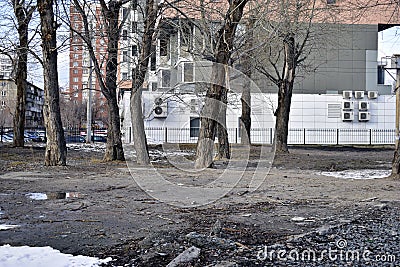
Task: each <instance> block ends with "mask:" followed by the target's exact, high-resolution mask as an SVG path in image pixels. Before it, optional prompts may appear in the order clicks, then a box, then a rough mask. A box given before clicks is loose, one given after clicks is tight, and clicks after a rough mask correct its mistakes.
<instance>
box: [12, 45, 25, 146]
mask: <svg viewBox="0 0 400 267" xmlns="http://www.w3.org/2000/svg"><path fill="white" fill-rule="evenodd" d="M20 49H21V48H20ZM20 49H19V50H20ZM19 50H18V51H19ZM21 50H22V49H21ZM26 60H27V56H26V54H25V56H24V55H22V54H21V52H18V65H17V75H16V77H15V83H16V85H17V99H16V103H15V112H14V118H13V131H14V138H13V145H14V146H16V147H23V146H24V132H25V110H26V108H25V107H26V87H27V82H26V78H27V66H26Z"/></svg>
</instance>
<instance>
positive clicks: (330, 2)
mask: <svg viewBox="0 0 400 267" xmlns="http://www.w3.org/2000/svg"><path fill="white" fill-rule="evenodd" d="M326 3H327V4H336V0H326Z"/></svg>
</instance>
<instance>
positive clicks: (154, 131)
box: [0, 126, 396, 145]
mask: <svg viewBox="0 0 400 267" xmlns="http://www.w3.org/2000/svg"><path fill="white" fill-rule="evenodd" d="M26 131H27V132H37V133H40V134H41V136H43V137H44V138H45V131H44V129H43V128H27V129H26ZM145 131H146V136H147V141H148V143H150V144H151V143H155V144H159V143H196V142H197V138H198V137H197V136H198V133H199V131H198V129H194V128H169V127H147V128H145ZM64 132H65V136H66V138H67V139H68V140H72V141H73V140H75V139H71V138H68V137H77V136H80V137H83V138H86V129H84V128H80V127H74V126H69V127H65V129H64ZM10 133H12V129H5V128H2V127H0V140H2V141H3V142H4V141H5V140H6V135H7V136H8V137H9V136H10ZM122 133H123V140H124V142H125V143H131V142H132V141H133V136H132V129H131V127H129V128H124V129H123V131H122ZM106 135H107V130H106V129H92V141H93V142H105V141H106ZM250 135H251V142H252V143H253V144H272V142H273V139H274V129H273V128H254V129H251V133H250ZM228 137H229V142H230V143H240V141H241V140H240V131H239V129H238V128H228ZM8 140H9V138H8ZM68 140H67V142H68ZM76 140H78V139H76ZM80 140H82V139H80ZM395 140H396V131H395V129H329V128H292V129H289V136H288V144H291V145H392V144H394V143H395ZM74 142H76V141H74Z"/></svg>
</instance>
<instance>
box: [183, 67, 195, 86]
mask: <svg viewBox="0 0 400 267" xmlns="http://www.w3.org/2000/svg"><path fill="white" fill-rule="evenodd" d="M183 82H185V83H190V82H193V63H192V62H188V63H183Z"/></svg>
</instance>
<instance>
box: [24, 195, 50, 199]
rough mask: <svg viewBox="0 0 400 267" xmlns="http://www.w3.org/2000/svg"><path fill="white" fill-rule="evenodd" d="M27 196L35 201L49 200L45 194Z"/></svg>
mask: <svg viewBox="0 0 400 267" xmlns="http://www.w3.org/2000/svg"><path fill="white" fill-rule="evenodd" d="M25 196H27V197H29V198H30V199H33V200H46V199H47V195H46V194H44V193H28V194H26V195H25Z"/></svg>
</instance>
